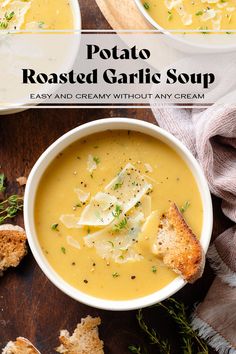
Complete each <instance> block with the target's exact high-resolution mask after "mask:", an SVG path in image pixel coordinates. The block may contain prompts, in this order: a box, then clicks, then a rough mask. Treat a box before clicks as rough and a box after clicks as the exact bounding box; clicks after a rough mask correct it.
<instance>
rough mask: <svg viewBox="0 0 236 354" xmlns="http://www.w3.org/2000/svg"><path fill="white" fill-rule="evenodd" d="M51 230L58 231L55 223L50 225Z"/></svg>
mask: <svg viewBox="0 0 236 354" xmlns="http://www.w3.org/2000/svg"><path fill="white" fill-rule="evenodd" d="M51 229H52V230H53V231H59V230H58V224H56V223H55V224H52V225H51Z"/></svg>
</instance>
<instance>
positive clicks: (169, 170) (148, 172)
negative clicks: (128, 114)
mask: <svg viewBox="0 0 236 354" xmlns="http://www.w3.org/2000/svg"><path fill="white" fill-rule="evenodd" d="M170 200H171V201H174V202H175V203H176V204H177V205H178V206H179V207H181V206H183V205H186V202H188V203H187V205H188V206H189V207H188V208H187V210H186V211H185V214H184V215H185V218H186V221H187V222H188V223H189V225H190V226H191V227H192V229H193V231H194V232H195V233H196V235H197V236H198V237H199V236H200V233H201V228H202V204H201V199H200V195H199V191H198V188H197V185H196V182H195V180H194V177H193V176H192V173H191V172H190V170H189V168H188V167H187V165H186V164H185V162H184V161H183V160H182V159H181V158H180V157H179V156H178V155H177V154H176V152H175V151H173V150H172V149H171V148H170V147H169V146H167V145H166V144H164V143H162V142H160V141H158V140H156V139H154V138H151V137H150V136H146V135H144V134H140V133H137V132H129V131H107V132H104V133H99V134H94V135H91V136H88V137H87V138H86V139H82V140H81V141H78V142H76V143H74V144H73V145H71V146H69V147H68V148H67V149H66V150H65V151H63V152H62V153H61V154H60V155H59V156H57V158H56V159H55V160H54V161H53V162H52V163H51V164H50V166H49V168H48V169H47V171H46V172H45V174H44V175H43V177H42V179H41V181H40V184H39V188H38V191H37V195H36V201H35V225H36V231H37V236H38V239H39V242H40V245H41V247H42V250H43V252H44V254H45V257H46V258H47V260H48V262H49V263H50V264H51V266H52V267H53V268H54V269H55V271H56V272H57V273H58V274H59V275H60V276H61V277H62V278H63V279H64V280H65V281H67V282H68V283H69V284H71V285H72V286H74V287H75V288H77V289H79V290H81V291H83V292H85V293H87V294H90V295H94V296H96V297H99V298H104V299H112V300H126V299H133V298H138V297H142V296H145V295H148V294H151V293H153V292H155V291H157V290H159V289H161V288H162V287H164V286H165V285H167V284H168V283H170V282H171V281H172V280H173V279H174V278H175V277H176V275H175V273H174V272H172V271H171V270H169V269H167V267H166V266H164V264H163V263H162V262H161V260H159V259H158V258H157V257H156V256H155V255H154V254H153V253H152V252H151V248H150V247H149V245H150V240H152V239H155V235H156V233H157V227H158V222H159V218H160V216H161V215H162V213H163V212H165V211H166V210H167V209H168V207H169V201H170ZM144 236H145V237H144ZM145 241H147V242H145Z"/></svg>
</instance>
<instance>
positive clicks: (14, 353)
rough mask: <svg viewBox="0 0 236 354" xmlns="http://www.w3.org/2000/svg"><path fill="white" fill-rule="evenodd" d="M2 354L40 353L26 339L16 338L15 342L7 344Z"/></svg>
mask: <svg viewBox="0 0 236 354" xmlns="http://www.w3.org/2000/svg"><path fill="white" fill-rule="evenodd" d="M2 354H40V352H39V351H38V350H37V349H36V348H35V346H34V345H33V344H32V343H31V342H30V341H29V340H28V339H26V338H24V337H18V338H16V341H15V342H12V341H11V342H8V343H7V345H6V347H5V348H4V349H3V351H2Z"/></svg>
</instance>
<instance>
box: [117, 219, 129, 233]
mask: <svg viewBox="0 0 236 354" xmlns="http://www.w3.org/2000/svg"><path fill="white" fill-rule="evenodd" d="M127 224H128V220H127V218H124V219H122V220H121V221H120V222H119V223H118V224H115V225H114V228H113V229H114V231H120V230H123V229H125V228H126V227H127Z"/></svg>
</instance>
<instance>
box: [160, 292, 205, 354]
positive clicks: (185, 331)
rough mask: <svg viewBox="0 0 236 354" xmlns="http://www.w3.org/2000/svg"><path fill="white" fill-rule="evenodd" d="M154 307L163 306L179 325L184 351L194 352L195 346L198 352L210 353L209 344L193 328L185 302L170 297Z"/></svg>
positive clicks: (187, 353)
mask: <svg viewBox="0 0 236 354" xmlns="http://www.w3.org/2000/svg"><path fill="white" fill-rule="evenodd" d="M153 307H161V308H163V309H164V310H165V311H166V312H167V313H168V314H169V316H170V317H171V318H172V319H173V320H174V322H175V323H176V324H177V325H178V328H179V333H180V334H181V335H182V342H183V346H182V348H183V352H184V353H186V354H192V353H193V351H192V348H194V347H197V349H198V352H197V353H199V352H203V353H204V354H207V353H208V346H207V344H206V343H205V342H204V341H203V340H202V339H201V338H200V337H198V334H197V332H196V331H194V330H193V329H192V327H191V325H190V322H189V320H188V316H187V314H186V310H185V306H184V304H183V303H180V302H178V301H177V300H175V299H174V298H169V299H168V300H166V301H165V302H161V303H159V304H156V305H154V306H153Z"/></svg>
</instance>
